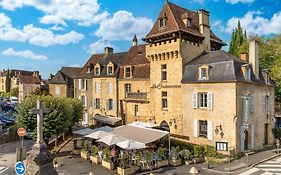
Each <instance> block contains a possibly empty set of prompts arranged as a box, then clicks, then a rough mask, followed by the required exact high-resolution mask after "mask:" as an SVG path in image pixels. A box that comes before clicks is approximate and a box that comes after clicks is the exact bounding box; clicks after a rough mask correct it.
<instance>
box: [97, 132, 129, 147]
mask: <svg viewBox="0 0 281 175" xmlns="http://www.w3.org/2000/svg"><path fill="white" fill-rule="evenodd" d="M125 140H128V139H127V138H125V137H120V136H117V135H115V134H109V135H107V136H105V137H102V138H101V139H99V140H97V141H98V142H102V143H105V144H107V145H109V146H111V145H115V144H116V143H118V142H121V141H125Z"/></svg>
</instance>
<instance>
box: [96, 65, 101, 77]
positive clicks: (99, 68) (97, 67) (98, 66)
mask: <svg viewBox="0 0 281 175" xmlns="http://www.w3.org/2000/svg"><path fill="white" fill-rule="evenodd" d="M97 70H98V71H97ZM100 73H101V66H100V64H96V65H95V75H100Z"/></svg>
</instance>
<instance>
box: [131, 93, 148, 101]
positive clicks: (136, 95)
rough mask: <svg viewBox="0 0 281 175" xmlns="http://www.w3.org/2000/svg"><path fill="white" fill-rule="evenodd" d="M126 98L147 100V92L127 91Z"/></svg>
mask: <svg viewBox="0 0 281 175" xmlns="http://www.w3.org/2000/svg"><path fill="white" fill-rule="evenodd" d="M126 99H137V100H147V99H148V93H147V92H127V93H126Z"/></svg>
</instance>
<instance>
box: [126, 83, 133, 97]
mask: <svg viewBox="0 0 281 175" xmlns="http://www.w3.org/2000/svg"><path fill="white" fill-rule="evenodd" d="M124 89H125V96H126V95H127V93H128V92H132V84H131V83H125V84H124Z"/></svg>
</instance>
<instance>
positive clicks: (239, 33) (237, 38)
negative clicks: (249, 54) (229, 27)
mask: <svg viewBox="0 0 281 175" xmlns="http://www.w3.org/2000/svg"><path fill="white" fill-rule="evenodd" d="M247 50H248V42H247V33H246V30H245V31H244V33H243V29H242V27H241V24H240V21H239V20H238V24H237V28H235V29H234V30H233V31H232V35H231V40H230V44H229V50H228V52H229V53H231V54H233V55H236V56H238V57H239V56H240V54H241V53H244V52H246V51H247Z"/></svg>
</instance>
